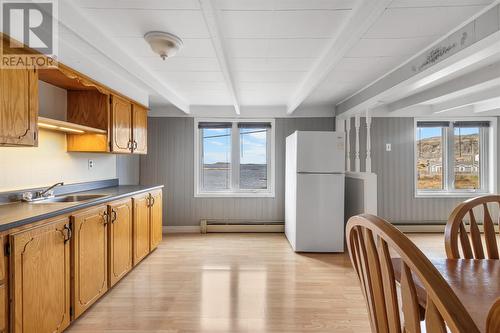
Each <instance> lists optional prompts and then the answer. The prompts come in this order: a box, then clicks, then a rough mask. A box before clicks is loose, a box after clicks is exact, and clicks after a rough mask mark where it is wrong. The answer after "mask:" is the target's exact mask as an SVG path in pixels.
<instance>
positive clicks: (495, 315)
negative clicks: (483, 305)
mask: <svg viewBox="0 0 500 333" xmlns="http://www.w3.org/2000/svg"><path fill="white" fill-rule="evenodd" d="M486 330H487V333H498V332H500V298H499V299H498V300H497V301H496V302H495V304H493V306H492V307H491V310H490V312H488V320H487V322H486Z"/></svg>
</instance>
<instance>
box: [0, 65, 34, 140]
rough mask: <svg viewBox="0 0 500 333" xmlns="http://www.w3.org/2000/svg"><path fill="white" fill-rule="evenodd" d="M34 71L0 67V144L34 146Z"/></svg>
mask: <svg viewBox="0 0 500 333" xmlns="http://www.w3.org/2000/svg"><path fill="white" fill-rule="evenodd" d="M37 119H38V72H37V71H36V70H34V69H0V146H37V144H38V135H37V129H38V125H37Z"/></svg>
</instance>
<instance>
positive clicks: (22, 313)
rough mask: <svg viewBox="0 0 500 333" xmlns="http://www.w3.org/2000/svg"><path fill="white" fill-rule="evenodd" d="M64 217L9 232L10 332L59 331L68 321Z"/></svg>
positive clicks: (67, 253)
mask: <svg viewBox="0 0 500 333" xmlns="http://www.w3.org/2000/svg"><path fill="white" fill-rule="evenodd" d="M69 238H70V233H69V219H68V218H67V217H64V218H58V219H55V220H54V221H53V222H52V223H49V224H47V225H44V226H41V227H36V228H33V229H29V230H27V231H22V232H19V233H15V234H12V235H11V236H10V242H11V246H12V250H11V251H12V252H11V256H10V260H11V261H10V270H11V281H10V283H11V297H12V304H11V311H12V318H13V321H12V325H11V331H12V332H15V333H19V332H26V333H28V332H51V333H52V332H62V331H63V330H64V329H65V328H66V327H67V326H68V325H69V323H70V242H69Z"/></svg>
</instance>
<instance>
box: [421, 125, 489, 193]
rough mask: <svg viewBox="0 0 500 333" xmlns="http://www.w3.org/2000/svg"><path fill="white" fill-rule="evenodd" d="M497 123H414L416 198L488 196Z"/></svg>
mask: <svg viewBox="0 0 500 333" xmlns="http://www.w3.org/2000/svg"><path fill="white" fill-rule="evenodd" d="M495 129H496V120H495V119H491V118H481V119H471V120H429V121H424V120H417V121H416V123H415V192H416V196H434V195H456V196H461V195H468V194H477V193H489V192H491V191H492V190H493V188H494V187H495V185H494V178H495V176H494V172H493V169H494V168H495V164H493V161H494V158H495V149H494V146H495V140H494V136H496V133H495Z"/></svg>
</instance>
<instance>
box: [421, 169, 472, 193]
mask: <svg viewBox="0 0 500 333" xmlns="http://www.w3.org/2000/svg"><path fill="white" fill-rule="evenodd" d="M442 183H443V182H442V177H441V175H422V174H421V175H419V178H418V184H417V187H418V189H419V190H441V189H443V185H442ZM479 187H480V182H479V176H478V175H474V174H464V173H457V174H455V189H461V190H465V189H477V188H479Z"/></svg>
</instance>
